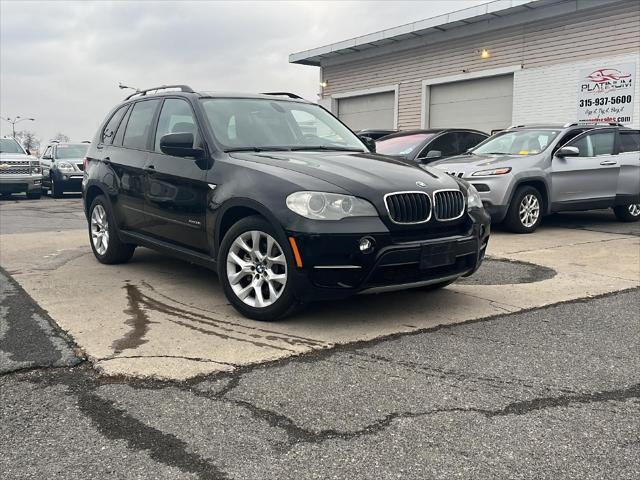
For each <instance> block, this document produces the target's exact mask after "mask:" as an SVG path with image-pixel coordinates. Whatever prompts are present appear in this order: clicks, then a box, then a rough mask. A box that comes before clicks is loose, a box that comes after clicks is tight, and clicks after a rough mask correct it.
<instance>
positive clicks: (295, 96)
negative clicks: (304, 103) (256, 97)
mask: <svg viewBox="0 0 640 480" xmlns="http://www.w3.org/2000/svg"><path fill="white" fill-rule="evenodd" d="M260 95H273V96H276V97H289V98H295V99H297V100H304V98H302V97H301V96H300V95H296V94H295V93H289V92H262V93H261V94H260Z"/></svg>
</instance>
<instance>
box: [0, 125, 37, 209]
mask: <svg viewBox="0 0 640 480" xmlns="http://www.w3.org/2000/svg"><path fill="white" fill-rule="evenodd" d="M21 192H26V194H27V198H40V195H41V193H42V173H41V171H40V162H39V161H38V159H37V158H35V157H32V156H31V155H30V153H29V152H28V151H26V150H25V149H24V148H22V145H20V144H19V143H18V142H17V141H16V140H15V139H14V138H10V137H7V138H0V194H1V195H2V196H8V195H11V194H12V193H21Z"/></svg>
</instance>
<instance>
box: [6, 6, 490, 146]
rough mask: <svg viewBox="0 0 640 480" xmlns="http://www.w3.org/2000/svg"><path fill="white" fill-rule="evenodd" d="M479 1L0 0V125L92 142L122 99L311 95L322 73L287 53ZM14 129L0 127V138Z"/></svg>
mask: <svg viewBox="0 0 640 480" xmlns="http://www.w3.org/2000/svg"><path fill="white" fill-rule="evenodd" d="M485 1H486V0H425V1H404V0H398V1H371V2H355V1H329V0H325V1H321V2H313V1H306V2H285V1H280V2H268V1H262V2H240V1H234V2H222V1H221V2H213V1H211V2H207V1H195V2H187V1H179V2H172V1H158V2H156V1H117V2H98V1H93V2H89V1H87V2H62V1H48V2H29V1H17V0H0V117H15V116H17V115H19V116H21V117H34V118H35V119H36V120H35V121H34V122H22V123H20V124H17V125H16V130H21V129H24V128H27V129H29V130H32V131H34V132H35V133H36V135H37V136H38V138H40V140H41V141H43V142H46V141H48V140H49V139H51V138H53V137H54V136H55V135H56V134H57V133H64V134H66V135H68V136H69V137H71V140H72V141H82V140H91V139H93V136H94V135H95V132H96V130H97V128H98V126H99V125H100V123H101V122H102V120H103V119H104V117H105V115H106V114H107V113H108V111H109V110H110V109H111V108H112V107H114V106H115V105H116V104H117V103H118V102H120V101H121V100H122V99H123V98H124V97H125V96H126V91H124V90H120V89H118V82H122V83H124V84H126V85H132V86H135V87H138V88H149V87H153V86H158V85H163V84H176V83H177V84H187V85H190V86H191V87H193V88H194V89H195V90H204V91H234V92H248V93H256V92H265V91H290V92H295V93H297V94H299V95H301V96H303V97H305V98H307V99H309V100H314V101H315V100H316V99H317V92H318V68H317V67H311V66H305V65H294V64H289V63H288V57H289V54H290V53H294V52H299V51H303V50H307V49H310V48H316V47H319V46H323V45H327V44H330V43H334V42H338V41H341V40H346V39H349V38H353V37H355V36H359V35H365V34H368V33H372V32H375V31H378V30H383V29H385V28H391V27H396V26H399V25H402V24H406V23H410V22H414V21H417V20H422V19H425V18H429V17H433V16H436V15H440V14H443V13H447V12H452V11H455V10H460V9H463V8H467V7H470V6H473V5H477V4H480V3H485ZM10 133H11V125H9V124H8V123H7V122H6V121H4V120H0V136H3V135H7V134H10Z"/></svg>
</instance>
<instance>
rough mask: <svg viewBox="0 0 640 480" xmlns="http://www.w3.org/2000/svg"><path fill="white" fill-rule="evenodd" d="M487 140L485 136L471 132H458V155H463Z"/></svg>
mask: <svg viewBox="0 0 640 480" xmlns="http://www.w3.org/2000/svg"><path fill="white" fill-rule="evenodd" d="M485 138H487V137H486V136H485V135H480V134H479V133H471V132H460V133H458V147H459V148H458V153H464V152H466V151H467V150H469V149H470V148H473V147H475V146H476V145H478V144H479V143H480V142H481V141H483V140H484V139H485Z"/></svg>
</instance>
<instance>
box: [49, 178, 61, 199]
mask: <svg viewBox="0 0 640 480" xmlns="http://www.w3.org/2000/svg"><path fill="white" fill-rule="evenodd" d="M63 194H64V188H62V187H61V186H60V185H59V184H56V181H55V180H54V178H53V177H51V196H52V197H53V198H62V195H63Z"/></svg>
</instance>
